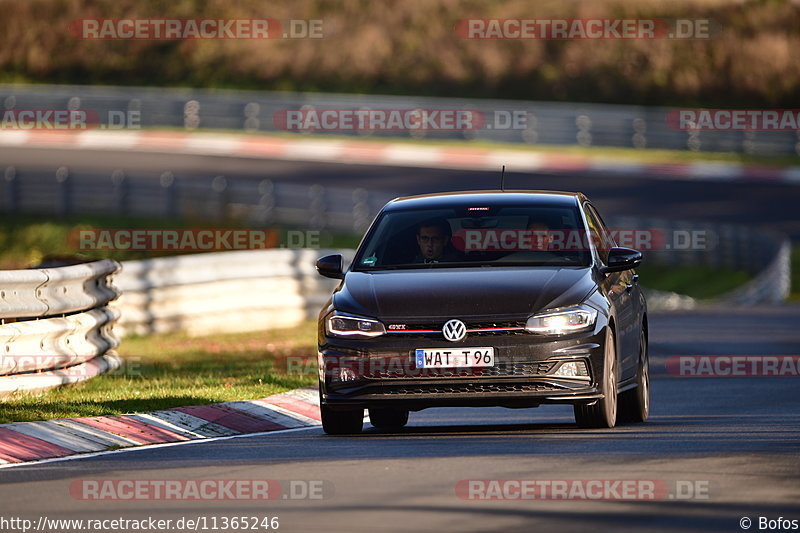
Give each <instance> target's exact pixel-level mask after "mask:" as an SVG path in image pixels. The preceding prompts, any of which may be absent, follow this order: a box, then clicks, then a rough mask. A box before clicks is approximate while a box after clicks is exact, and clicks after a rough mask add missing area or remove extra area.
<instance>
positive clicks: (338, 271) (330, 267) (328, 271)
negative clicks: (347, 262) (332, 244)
mask: <svg viewBox="0 0 800 533" xmlns="http://www.w3.org/2000/svg"><path fill="white" fill-rule="evenodd" d="M317 272H319V274H320V275H321V276H325V277H326V278H333V279H343V278H344V267H343V259H342V255H341V254H333V255H326V256H325V257H320V258H319V259H317Z"/></svg>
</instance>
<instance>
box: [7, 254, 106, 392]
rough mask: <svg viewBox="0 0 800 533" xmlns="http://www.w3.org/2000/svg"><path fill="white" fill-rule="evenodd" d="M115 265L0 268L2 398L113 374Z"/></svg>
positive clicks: (103, 263)
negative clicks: (112, 302) (27, 268)
mask: <svg viewBox="0 0 800 533" xmlns="http://www.w3.org/2000/svg"><path fill="white" fill-rule="evenodd" d="M119 269H120V264H119V263H117V262H116V261H111V260H102V261H95V262H92V263H84V264H77V265H71V266H64V267H58V268H41V269H30V270H4V271H0V344H2V353H0V397H4V396H8V395H10V394H13V393H14V392H23V391H25V392H31V391H37V390H42V389H47V388H51V387H56V386H59V385H65V384H69V383H76V382H79V381H83V380H85V379H88V378H91V377H94V376H96V375H99V374H102V373H104V372H108V371H110V370H113V369H115V368H117V367H118V366H119V359H118V358H117V356H116V355H115V354H114V352H113V350H114V348H116V347H117V346H118V345H119V339H118V338H117V337H116V335H115V333H114V331H113V326H114V323H115V322H116V321H117V319H118V318H119V312H118V311H117V310H115V309H112V308H111V307H109V305H108V304H109V303H110V302H111V301H113V300H114V299H116V298H117V297H118V296H119V291H118V290H117V288H116V287H115V286H114V285H113V283H112V282H111V277H112V276H113V275H114V274H116V273H117V272H118V271H119Z"/></svg>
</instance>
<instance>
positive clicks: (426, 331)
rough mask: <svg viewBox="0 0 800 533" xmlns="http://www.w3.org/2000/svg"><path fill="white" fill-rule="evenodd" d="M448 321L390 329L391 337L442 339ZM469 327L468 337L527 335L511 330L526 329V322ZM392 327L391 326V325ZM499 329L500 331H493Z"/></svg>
mask: <svg viewBox="0 0 800 533" xmlns="http://www.w3.org/2000/svg"><path fill="white" fill-rule="evenodd" d="M445 322H446V320H445V321H442V322H427V323H422V324H408V323H406V324H405V325H406V329H405V330H402V329H399V330H393V329H388V332H389V334H390V335H397V336H401V337H403V338H409V337H414V338H427V339H441V338H442V337H443V335H442V327H443V326H444V324H445ZM464 324H465V325H466V326H467V330H468V331H467V337H489V336H494V335H527V334H528V332H527V331H525V329H510V328H524V327H525V322H518V321H517V322H469V321H465V322H464ZM390 326H391V324H390ZM472 329H486V330H490V331H469V330H472ZM493 329H499V330H500V331H491V330H493Z"/></svg>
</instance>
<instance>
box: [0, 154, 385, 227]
mask: <svg viewBox="0 0 800 533" xmlns="http://www.w3.org/2000/svg"><path fill="white" fill-rule="evenodd" d="M0 171H4V176H5V179H0V209H2V210H3V212H5V213H8V214H14V213H35V214H45V215H51V216H67V215H69V214H74V213H80V214H81V215H88V214H97V215H123V216H124V215H130V216H141V217H148V218H153V217H159V218H165V219H176V218H185V219H194V220H203V221H215V222H219V221H224V220H232V219H233V220H238V221H240V222H244V223H247V224H249V225H253V226H257V227H264V226H270V225H284V226H289V227H300V228H309V229H319V230H331V231H335V232H344V233H351V232H355V233H362V232H363V231H364V230H365V229H366V228H367V227H368V226H369V223H370V222H371V221H372V218H373V217H374V216H375V214H376V213H377V212H378V211H379V210H380V208H381V207H383V205H384V204H385V203H386V202H387V201H389V200H390V199H392V198H393V197H395V196H397V195H393V194H391V193H390V192H385V191H368V190H366V189H363V188H359V189H346V188H337V187H323V186H321V185H304V184H299V183H292V182H283V181H280V182H279V181H275V182H273V181H272V180H269V179H264V180H257V179H250V178H235V177H227V176H214V175H210V176H208V175H206V176H202V175H191V176H189V175H174V174H173V173H171V172H166V171H165V172H163V173H160V174H159V173H156V174H147V173H139V174H136V175H131V176H128V175H126V174H125V172H123V171H122V170H116V171H113V172H110V173H107V174H102V173H97V172H81V173H77V172H72V171H70V170H69V169H67V168H66V167H61V168H60V169H58V170H57V171H56V172H54V173H44V172H42V171H39V170H28V169H18V168H16V167H6V168H5V169H0Z"/></svg>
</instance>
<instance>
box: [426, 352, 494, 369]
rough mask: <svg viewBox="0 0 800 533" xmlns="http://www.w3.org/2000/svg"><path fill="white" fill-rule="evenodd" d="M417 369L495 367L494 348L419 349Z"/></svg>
mask: <svg viewBox="0 0 800 533" xmlns="http://www.w3.org/2000/svg"><path fill="white" fill-rule="evenodd" d="M415 354H416V356H417V357H416V359H417V368H469V367H480V366H494V348H450V349H444V348H417V349H416V350H415Z"/></svg>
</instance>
